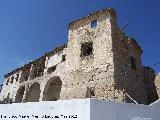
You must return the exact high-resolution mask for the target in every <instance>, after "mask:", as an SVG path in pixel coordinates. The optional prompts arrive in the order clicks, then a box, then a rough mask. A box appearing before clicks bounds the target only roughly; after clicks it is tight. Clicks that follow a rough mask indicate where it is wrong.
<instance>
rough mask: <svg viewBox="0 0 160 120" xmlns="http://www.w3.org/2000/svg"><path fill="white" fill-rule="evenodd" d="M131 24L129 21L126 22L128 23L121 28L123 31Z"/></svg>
mask: <svg viewBox="0 0 160 120" xmlns="http://www.w3.org/2000/svg"><path fill="white" fill-rule="evenodd" d="M128 25H129V22H127V23H126V25H125V26H124V27H123V28H122V29H121V32H122V31H123V30H124V29H125V28H126V27H127V26H128Z"/></svg>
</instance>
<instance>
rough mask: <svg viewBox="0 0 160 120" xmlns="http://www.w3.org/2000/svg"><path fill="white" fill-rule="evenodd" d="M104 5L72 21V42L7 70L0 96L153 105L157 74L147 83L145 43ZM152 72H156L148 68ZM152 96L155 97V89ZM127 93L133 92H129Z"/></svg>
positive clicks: (16, 99) (15, 99)
mask: <svg viewBox="0 0 160 120" xmlns="http://www.w3.org/2000/svg"><path fill="white" fill-rule="evenodd" d="M116 17H117V16H116V12H115V11H114V10H113V9H103V10H101V11H98V12H95V13H93V14H90V15H88V16H86V17H83V18H81V19H78V20H76V21H73V22H72V23H70V24H69V34H68V43H67V45H64V46H62V47H58V48H56V49H55V50H53V51H51V52H48V53H46V54H45V55H44V56H42V57H40V58H38V59H37V60H35V61H33V62H30V63H29V64H26V65H24V66H22V67H21V68H18V69H16V70H13V71H12V72H10V73H8V74H7V75H5V80H4V85H3V89H2V93H1V99H4V98H7V97H10V98H12V99H13V101H15V102H34V101H35V102H36V101H55V100H58V99H84V98H97V99H109V100H115V101H119V102H132V100H131V99H130V98H129V96H130V97H132V98H133V99H134V100H136V101H137V102H138V103H143V104H149V103H151V102H153V101H154V100H156V99H158V98H157V96H156V95H157V94H156V92H155V91H154V90H155V89H154V87H155V86H154V84H152V83H154V80H153V79H154V78H153V77H152V78H151V79H147V81H149V82H148V83H149V84H150V83H151V84H150V86H151V87H147V86H148V83H145V82H144V80H146V77H147V75H146V74H145V73H146V72H144V71H145V70H146V67H142V63H141V54H142V50H141V47H140V46H139V45H138V44H137V43H136V42H135V40H134V39H132V38H129V37H127V36H125V35H124V34H123V33H122V31H121V30H120V29H119V28H118V26H117V24H116V19H117V18H116ZM148 73H150V74H152V75H153V76H154V72H153V70H152V69H151V68H150V69H149V70H148ZM149 88H152V89H151V91H153V92H154V95H155V96H154V97H152V99H151V97H150V96H151V95H153V94H152V93H153V92H150V94H149V93H148V91H150V89H149ZM128 95H129V96H128Z"/></svg>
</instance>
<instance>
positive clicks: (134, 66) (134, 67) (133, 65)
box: [130, 56, 137, 70]
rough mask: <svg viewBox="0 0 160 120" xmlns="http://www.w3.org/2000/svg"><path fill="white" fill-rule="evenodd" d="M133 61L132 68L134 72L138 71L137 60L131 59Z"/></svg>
mask: <svg viewBox="0 0 160 120" xmlns="http://www.w3.org/2000/svg"><path fill="white" fill-rule="evenodd" d="M130 60H131V67H132V69H133V70H136V68H137V66H136V60H135V59H134V57H132V56H131V57H130Z"/></svg>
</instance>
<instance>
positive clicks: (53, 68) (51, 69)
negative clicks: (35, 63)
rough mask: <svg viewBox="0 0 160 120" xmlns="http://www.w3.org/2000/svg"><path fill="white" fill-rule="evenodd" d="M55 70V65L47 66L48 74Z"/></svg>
mask: <svg viewBox="0 0 160 120" xmlns="http://www.w3.org/2000/svg"><path fill="white" fill-rule="evenodd" d="M55 70H56V65H55V66H52V67H50V68H48V70H47V73H48V74H50V73H52V72H54V71H55Z"/></svg>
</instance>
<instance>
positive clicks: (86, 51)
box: [81, 42, 93, 57]
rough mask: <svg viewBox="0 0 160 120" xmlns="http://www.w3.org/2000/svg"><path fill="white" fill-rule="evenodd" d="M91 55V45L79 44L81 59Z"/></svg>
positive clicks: (88, 43)
mask: <svg viewBox="0 0 160 120" xmlns="http://www.w3.org/2000/svg"><path fill="white" fill-rule="evenodd" d="M91 54H93V43H92V42H86V43H82V44H81V57H85V56H89V55H91Z"/></svg>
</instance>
